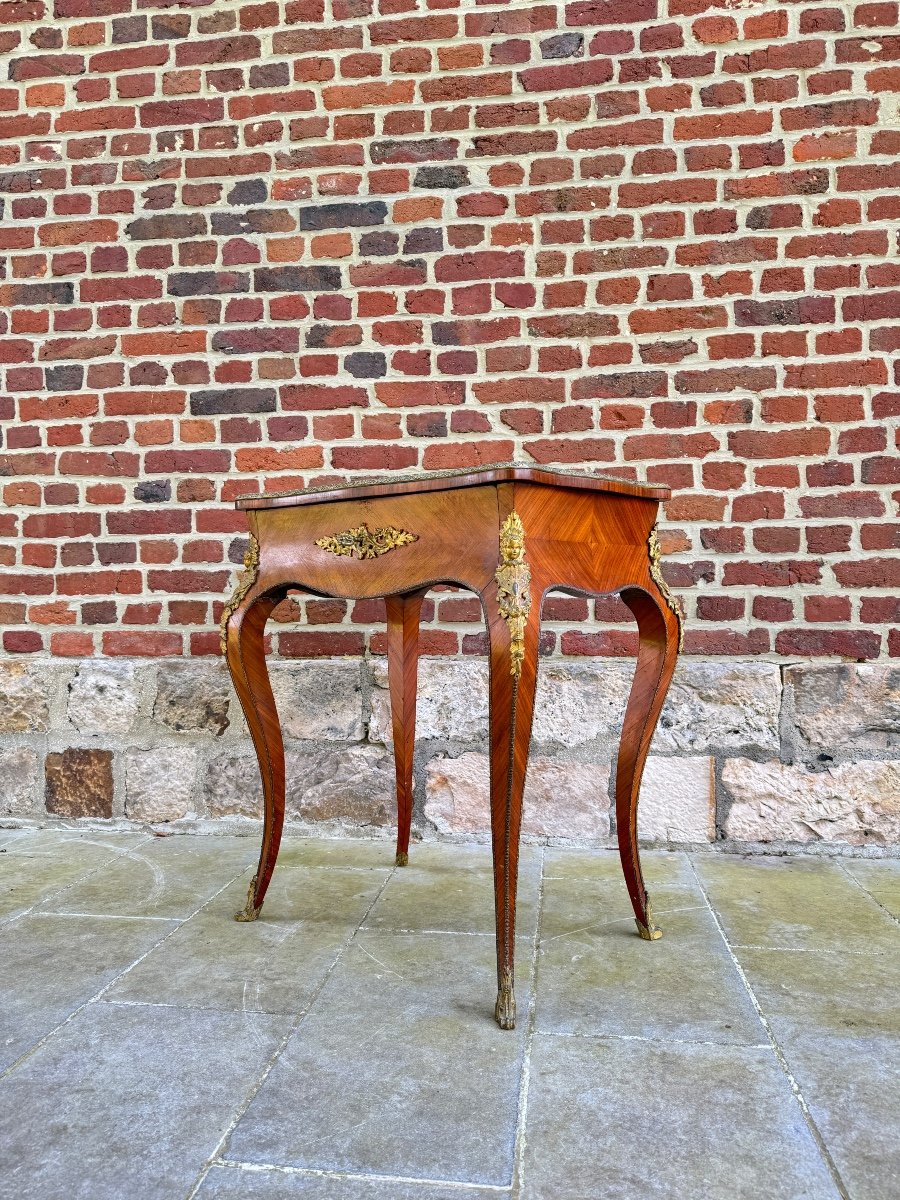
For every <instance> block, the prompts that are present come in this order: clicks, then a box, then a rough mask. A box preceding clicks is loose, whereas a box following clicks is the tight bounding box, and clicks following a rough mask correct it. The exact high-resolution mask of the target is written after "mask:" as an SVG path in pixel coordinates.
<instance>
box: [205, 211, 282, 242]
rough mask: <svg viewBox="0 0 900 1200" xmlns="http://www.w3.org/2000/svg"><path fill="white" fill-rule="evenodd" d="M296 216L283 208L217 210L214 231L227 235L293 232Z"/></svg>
mask: <svg viewBox="0 0 900 1200" xmlns="http://www.w3.org/2000/svg"><path fill="white" fill-rule="evenodd" d="M294 228H295V225H294V218H293V217H292V216H291V214H290V213H289V212H288V211H287V210H286V209H283V208H268V209H266V208H248V209H247V211H246V212H217V213H213V217H212V232H213V233H214V234H221V235H224V236H227V237H235V236H241V235H244V234H248V233H293V231H294Z"/></svg>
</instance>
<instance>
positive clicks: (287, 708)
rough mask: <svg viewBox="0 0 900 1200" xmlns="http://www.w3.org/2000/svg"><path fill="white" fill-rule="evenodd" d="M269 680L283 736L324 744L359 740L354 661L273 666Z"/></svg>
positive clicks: (359, 700) (358, 683)
mask: <svg viewBox="0 0 900 1200" xmlns="http://www.w3.org/2000/svg"><path fill="white" fill-rule="evenodd" d="M271 677H272V690H273V692H274V693H275V703H276V705H277V707H278V713H279V716H280V718H281V728H282V731H283V733H284V735H285V737H292V738H303V739H304V740H307V741H326V742H356V741H359V740H360V739H361V738H362V737H363V735H364V733H365V729H364V726H363V720H362V698H361V696H362V683H361V679H360V664H359V663H358V662H356V661H353V660H344V659H337V660H335V661H334V662H329V661H327V660H325V661H316V660H305V661H303V660H301V661H296V662H289V663H281V664H279V665H278V666H276V667H273V669H272V672H271Z"/></svg>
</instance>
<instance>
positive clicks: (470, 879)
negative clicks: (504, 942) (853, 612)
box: [0, 829, 900, 1200]
mask: <svg viewBox="0 0 900 1200" xmlns="http://www.w3.org/2000/svg"><path fill="white" fill-rule="evenodd" d="M8 832H9V831H3V833H8ZM13 832H14V833H15V836H14V837H9V838H7V839H6V840H5V841H0V901H2V900H4V899H5V908H4V906H3V904H2V903H0V912H4V913H5V920H4V921H3V923H2V924H0V955H2V958H0V962H2V964H3V969H2V972H0V988H2V989H5V995H2V1002H3V1007H2V1008H0V1050H2V1049H5V1051H6V1057H5V1059H4V1058H3V1056H2V1055H0V1198H2V1200H5V1198H6V1197H7V1196H9V1197H10V1200H12V1198H13V1197H16V1198H17V1200H18V1198H19V1197H22V1196H32V1195H33V1196H40V1197H41V1200H57V1198H59V1200H70V1198H74V1200H105V1198H106V1197H110V1198H113V1197H115V1200H121V1198H123V1197H128V1198H129V1200H130V1198H131V1197H132V1196H133V1197H136V1198H138V1200H157V1197H159V1198H160V1200H171V1198H175V1200H179V1198H183V1200H193V1197H194V1196H195V1195H196V1196H197V1197H198V1198H199V1200H207V1198H210V1197H213V1198H214V1197H223V1198H224V1200H230V1198H231V1197H237V1196H241V1197H255V1196H265V1197H266V1198H267V1200H280V1198H281V1197H283V1198H284V1200H292V1198H293V1197H299V1196H316V1197H318V1198H320V1200H450V1198H451V1197H454V1198H456V1200H460V1198H462V1197H469V1198H471V1200H489V1198H490V1197H503V1196H506V1197H510V1198H511V1197H512V1196H515V1198H516V1200H545V1198H550V1197H552V1200H593V1198H594V1197H595V1196H596V1197H599V1196H600V1195H602V1197H603V1200H607V1198H610V1200H645V1198H649V1200H654V1198H657V1197H658V1198H659V1200H663V1198H665V1200H681V1197H682V1196H684V1197H685V1198H687V1197H690V1200H695V1198H696V1200H720V1198H721V1200H743V1198H744V1197H751V1196H752V1197H753V1200H760V1198H762V1197H765V1200H795V1198H796V1200H800V1197H803V1200H833V1198H834V1197H836V1196H837V1195H839V1194H841V1195H843V1196H844V1197H845V1198H846V1197H849V1200H896V1196H897V1195H898V1190H897V1178H898V1173H900V1162H898V1151H897V1147H898V1146H900V1116H898V1113H900V1094H898V1092H900V1086H898V1070H900V1012H898V999H897V997H898V995H900V956H898V954H897V947H898V945H900V926H898V922H897V920H896V919H895V918H893V917H892V916H891V911H892V906H893V911H896V907H897V899H898V897H897V890H896V889H897V881H898V877H900V876H898V870H900V864H897V863H893V862H882V861H875V860H865V861H863V860H858V859H846V860H845V859H841V860H839V861H838V860H832V861H828V862H826V861H823V860H821V859H818V860H814V859H809V858H802V857H795V858H782V859H766V858H746V859H745V858H742V857H737V856H734V857H730V856H729V857H724V856H720V855H714V854H711V853H709V852H706V853H677V854H672V853H663V852H660V853H653V854H651V853H647V854H645V855H644V865H645V873H646V876H647V881H648V886H649V889H650V892H651V894H652V896H653V901H654V908H655V910H656V914H657V917H658V920H659V923H660V925H661V926H662V927H663V929H664V936H663V938H662V939H661V940H660V941H657V942H653V943H646V942H643V941H641V940H640V939H639V938H638V937H637V936H636V934H635V930H634V923H633V916H632V912H631V906H630V903H629V901H628V896H627V892H626V889H625V886H624V882H623V880H622V876H621V868H620V865H619V861H618V855H617V854H616V853H615V852H614V851H613V852H610V851H603V850H600V851H597V852H593V853H592V852H589V851H570V850H566V849H565V848H562V847H554V848H552V849H550V848H547V849H542V848H541V847H537V846H527V847H524V848H523V856H522V891H521V895H522V898H523V910H522V912H523V921H522V922H520V934H521V933H522V930H523V925H524V926H525V928H526V929H527V930H528V931H529V932H531V931H532V930H535V929H538V928H539V929H540V932H541V939H540V941H541V946H540V955H539V958H538V960H537V974H536V981H535V998H534V1004H533V1007H530V1006H529V999H530V997H529V987H530V980H531V969H532V948H533V941H532V939H531V938H530V937H529V936H520V937H519V939H518V949H517V955H518V961H517V975H518V979H517V997H518V1002H519V1027H518V1029H517V1030H516V1031H514V1032H503V1031H500V1030H499V1029H498V1028H497V1027H496V1025H495V1024H494V1021H493V1000H494V994H495V986H496V976H495V959H494V943H493V895H492V888H491V886H490V880H491V872H490V850H489V847H487V846H484V845H476V846H473V845H447V844H444V845H436V844H427V845H414V846H413V847H412V854H411V864H412V865H411V866H410V867H409V868H406V869H395V868H394V866H393V845H392V843H391V842H390V841H389V840H380V841H378V840H373V841H371V842H369V841H362V840H354V841H349V840H348V841H347V842H344V841H342V840H339V839H334V840H313V839H308V838H292V839H287V840H286V841H285V844H284V853H283V856H282V860H281V862H280V864H279V866H278V868H277V870H276V873H275V878H274V880H273V883H272V886H271V888H270V891H269V894H268V896H267V898H266V903H265V907H264V909H263V915H262V918H261V919H260V920H259V921H257V922H254V923H250V924H238V923H236V922H235V921H234V920H233V913H234V911H235V909H237V908H239V907H242V905H243V903H244V898H245V895H246V890H247V885H248V883H249V879H250V876H251V874H252V871H253V864H254V863H255V860H256V857H257V854H258V848H259V842H258V838H257V837H256V836H254V837H250V838H248V837H237V836H235V837H230V836H216V837H215V838H210V837H207V836H194V837H169V838H160V839H150V838H147V837H146V836H145V835H142V834H112V835H108V834H105V833H102V832H97V831H80V830H75V829H66V830H34V829H30V830H23V831H13ZM129 867H130V869H131V871H132V875H133V878H131V877H130V876H129ZM707 900H709V901H711V903H712V906H713V911H710V909H709V907H708V906H707ZM25 901H27V903H26V902H25ZM35 904H37V905H38V907H36V908H32V905H35ZM81 906H87V909H88V911H81ZM167 906H171V908H167ZM29 910H31V911H29ZM169 911H171V912H172V913H174V914H176V915H173V916H162V915H146V914H153V913H157V914H163V913H167V912H169ZM135 914H144V915H135ZM192 914H193V915H192ZM405 922H409V923H410V925H411V927H412V930H413V931H412V932H399V931H398V930H397V929H395V928H393V927H392V926H393V925H394V924H397V925H401V924H402V923H405ZM382 923H383V926H384V927H382ZM429 930H431V932H428V931H429ZM465 930H468V932H465ZM155 940H158V941H160V944H159V945H158V946H155V947H154V941H155ZM145 951H148V952H147V953H146V954H145ZM142 956H143V957H142ZM135 960H139V961H135ZM132 963H133V964H134V965H131V964H132ZM120 973H121V974H120ZM117 975H119V978H118V979H117V978H116V976H117ZM744 979H746V981H747V984H746V985H745V984H744ZM107 984H111V986H110V987H109V989H108V990H106V991H104V992H103V993H102V995H99V997H98V993H100V991H101V989H103V988H105V986H106V985H107ZM748 987H749V988H750V989H752V993H753V997H755V999H756V1001H758V1003H759V1005H760V1006H761V1010H762V1013H763V1017H764V1020H763V1021H761V1020H760V1019H759V1016H758V1014H757V1012H756V1009H755V1008H754V1005H753V999H752V998H751V993H750V991H748V990H747V988H748ZM92 997H94V998H93V999H92ZM85 1002H87V1003H85ZM79 1005H85V1006H84V1007H82V1008H80V1010H79ZM76 1010H78V1011H76ZM288 1035H290V1036H288ZM770 1036H771V1037H772V1038H774V1041H775V1043H776V1044H777V1048H778V1053H776V1050H775V1048H774V1047H773V1045H772V1043H771V1041H770V1040H769V1039H770ZM41 1039H44V1040H41ZM4 1041H5V1042H6V1045H5V1047H4V1046H3V1043H4ZM279 1046H284V1050H283V1052H282V1053H281V1054H280V1055H279V1054H278V1053H277V1052H278V1048H279ZM23 1051H24V1057H21V1058H18V1056H19V1055H20V1054H22V1053H23ZM29 1051H30V1052H29ZM17 1059H18V1061H17ZM3 1062H6V1063H12V1064H14V1065H12V1066H11V1067H9V1069H8V1070H7V1071H6V1072H5V1074H4V1073H3V1066H2V1063H3ZM267 1064H269V1065H271V1067H272V1069H271V1073H270V1074H267ZM272 1064H274V1065H272ZM787 1072H790V1077H789V1075H788V1073H787ZM791 1078H793V1079H794V1080H795V1081H796V1086H797V1087H799V1089H800V1093H801V1095H802V1099H803V1101H804V1102H805V1104H806V1106H807V1112H808V1113H809V1114H811V1116H805V1115H804V1111H803V1108H802V1106H801V1104H800V1103H799V1102H798V1099H797V1097H796V1096H795V1095H794V1094H792V1091H791ZM257 1089H258V1090H257ZM251 1097H252V1099H251ZM823 1139H824V1140H823ZM823 1147H825V1148H824V1149H823ZM217 1148H218V1151H217ZM214 1155H217V1157H215V1158H214V1159H213V1158H212V1157H211V1156H214ZM211 1162H212V1166H211V1169H209V1170H208V1173H207V1168H209V1167H210V1163H211ZM829 1164H830V1166H829ZM832 1170H833V1172H834V1174H832ZM837 1177H839V1178H840V1179H841V1181H842V1182H841V1187H842V1188H843V1192H840V1193H839V1191H838V1188H837V1185H836V1184H835V1182H834V1180H835V1178H837Z"/></svg>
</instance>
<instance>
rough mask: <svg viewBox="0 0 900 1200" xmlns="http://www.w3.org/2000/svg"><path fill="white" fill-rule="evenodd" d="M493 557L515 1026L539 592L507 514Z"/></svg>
mask: <svg viewBox="0 0 900 1200" xmlns="http://www.w3.org/2000/svg"><path fill="white" fill-rule="evenodd" d="M500 546H501V562H500V566H499V567H498V569H497V573H496V577H495V580H494V581H493V582H492V583H491V585H490V586H489V587H488V588H487V589H486V590H485V592H484V593H483V595H482V603H483V605H484V611H485V618H486V620H487V627H488V640H489V643H490V658H489V664H490V724H491V730H490V734H491V840H492V845H493V856H494V910H495V915H496V925H497V1003H496V1006H495V1009H494V1015H495V1017H496V1019H497V1023H498V1025H499V1026H500V1028H501V1029H515V1026H516V995H515V975H514V958H515V937H516V886H517V882H518V873H519V832H520V829H521V824H522V794H523V792H524V789H525V772H526V769H527V766H528V747H529V743H530V741H531V722H532V717H533V715H534V692H535V683H536V681H537V651H538V632H539V627H540V592H539V591H535V594H536V595H537V597H538V599H537V601H536V602H534V603H533V602H532V590H531V576H530V571H529V568H528V565H527V563H526V562H525V560H524V531H523V529H522V525H521V522H520V521H519V518H518V517H517V516H516V514H515V513H512V514H510V516H509V517H508V518H507V520H506V521H505V522H504V524H503V526H502V528H501V532H500Z"/></svg>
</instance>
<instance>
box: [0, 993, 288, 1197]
mask: <svg viewBox="0 0 900 1200" xmlns="http://www.w3.org/2000/svg"><path fill="white" fill-rule="evenodd" d="M287 1029H288V1022H287V1021H286V1020H285V1019H283V1018H280V1017H270V1016H262V1015H260V1014H258V1013H253V1014H246V1013H211V1012H197V1011H196V1010H190V1011H186V1010H182V1009H176V1008H166V1007H159V1006H141V1007H121V1006H119V1005H115V1004H103V1003H98V1004H92V1005H90V1006H89V1007H88V1008H86V1009H84V1010H83V1011H82V1012H80V1013H79V1014H78V1015H77V1016H76V1017H74V1018H73V1019H72V1020H71V1021H70V1022H69V1023H68V1024H67V1025H65V1026H63V1028H62V1029H61V1030H60V1031H59V1032H58V1033H57V1034H55V1035H54V1036H53V1037H52V1038H51V1039H50V1040H49V1041H48V1042H46V1043H45V1044H44V1045H43V1046H42V1047H41V1048H40V1049H39V1050H37V1051H36V1052H35V1053H34V1054H33V1055H31V1056H30V1057H29V1058H28V1059H26V1060H25V1062H24V1063H23V1064H22V1065H21V1066H20V1067H19V1068H18V1069H17V1070H16V1071H14V1072H13V1073H12V1074H11V1075H9V1076H7V1078H6V1079H4V1080H3V1082H2V1087H0V1146H2V1148H3V1149H2V1155H3V1162H4V1167H3V1183H2V1187H3V1189H4V1192H3V1194H4V1195H5V1196H10V1197H11V1196H35V1197H37V1196H39V1197H40V1198H41V1200H123V1198H124V1197H140V1200H173V1198H174V1197H181V1196H186V1195H187V1193H188V1191H189V1189H190V1188H191V1186H192V1184H193V1182H194V1180H195V1179H196V1178H197V1176H198V1174H199V1170H200V1168H201V1166H202V1164H203V1163H204V1161H205V1160H206V1159H207V1158H208V1157H209V1156H210V1155H212V1154H213V1152H214V1151H215V1149H216V1146H217V1145H218V1143H219V1140H220V1138H221V1137H222V1135H223V1134H224V1133H225V1131H226V1130H227V1128H228V1126H229V1123H230V1122H231V1121H232V1120H233V1118H234V1116H235V1114H236V1112H237V1110H238V1108H239V1107H240V1105H241V1103H242V1102H243V1101H244V1099H245V1097H246V1095H247V1094H248V1092H249V1090H250V1088H251V1087H252V1085H253V1083H254V1081H255V1080H256V1079H257V1078H258V1076H259V1074H260V1073H261V1071H262V1069H263V1066H264V1064H265V1063H266V1060H267V1059H268V1058H270V1057H271V1055H272V1054H273V1053H274V1051H275V1050H276V1048H277V1047H278V1044H279V1042H280V1040H281V1039H282V1037H283V1036H284V1034H285V1033H286V1032H287Z"/></svg>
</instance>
